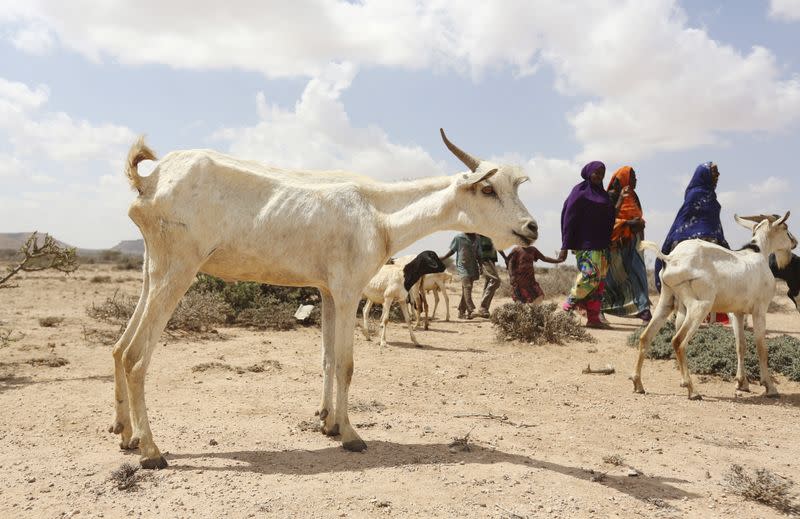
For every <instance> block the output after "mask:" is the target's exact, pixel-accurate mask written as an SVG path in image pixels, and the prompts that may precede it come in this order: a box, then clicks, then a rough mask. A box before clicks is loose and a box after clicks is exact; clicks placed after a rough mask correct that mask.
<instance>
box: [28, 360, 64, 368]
mask: <svg viewBox="0 0 800 519" xmlns="http://www.w3.org/2000/svg"><path fill="white" fill-rule="evenodd" d="M25 362H26V363H27V364H30V365H31V366H47V367H50V368H60V367H61V366H66V365H67V364H69V361H68V360H67V359H65V358H64V357H40V358H36V359H30V360H27V361H25Z"/></svg>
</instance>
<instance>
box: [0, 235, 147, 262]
mask: <svg viewBox="0 0 800 519" xmlns="http://www.w3.org/2000/svg"><path fill="white" fill-rule="evenodd" d="M31 232H32V231H31ZM30 235H31V233H30V232H5V233H0V251H2V250H6V251H8V250H14V251H16V250H19V248H20V247H22V246H23V245H25V242H26V241H27V240H28V237H29V236H30ZM44 235H45V233H43V232H40V233H39V236H40V238H39V239H40V240H41V239H42V237H43V236H44ZM39 243H41V241H40V242H39ZM56 243H58V245H59V246H61V247H72V245H69V244H68V243H64V242H63V241H61V240H59V239H57V238H56ZM108 250H112V251H116V252H119V253H120V254H122V255H124V256H141V255H142V254H144V240H123V241H121V242H119V243H118V244H116V245H114V246H113V247H111V248H110V249H81V248H78V249H77V253H78V256H83V257H95V256H101V255H103V253H104V252H106V251H108Z"/></svg>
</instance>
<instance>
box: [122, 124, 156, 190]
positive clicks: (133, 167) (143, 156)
mask: <svg viewBox="0 0 800 519" xmlns="http://www.w3.org/2000/svg"><path fill="white" fill-rule="evenodd" d="M143 160H156V153H155V152H154V151H153V150H151V149H150V147H149V146H147V144H145V143H144V135H140V136H139V138H138V139H136V142H134V143H133V146H131V150H130V151H129V152H128V161H127V163H126V164H125V175H126V176H127V177H128V182H129V183H130V185H131V188H132V189H135V190H136V191H138V192H139V194H140V195H141V194H142V177H140V176H139V163H140V162H141V161H143Z"/></svg>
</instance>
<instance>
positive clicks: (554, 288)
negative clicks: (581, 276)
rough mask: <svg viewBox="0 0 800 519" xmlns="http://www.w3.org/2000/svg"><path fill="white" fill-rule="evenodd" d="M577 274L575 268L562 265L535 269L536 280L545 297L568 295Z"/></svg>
mask: <svg viewBox="0 0 800 519" xmlns="http://www.w3.org/2000/svg"><path fill="white" fill-rule="evenodd" d="M577 276H578V269H577V268H575V267H568V266H564V265H561V266H558V267H552V268H538V269H536V281H538V282H539V285H541V287H542V291H543V292H544V295H545V297H550V296H556V295H558V296H566V295H568V294H569V292H570V290H572V286H573V285H574V284H575V278H576V277H577Z"/></svg>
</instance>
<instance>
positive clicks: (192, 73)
mask: <svg viewBox="0 0 800 519" xmlns="http://www.w3.org/2000/svg"><path fill="white" fill-rule="evenodd" d="M566 4H568V5H566ZM798 48H800V0H772V1H768V0H764V1H750V2H721V1H712V0H692V1H683V2H679V1H671V0H652V1H648V2H638V1H629V2H616V1H602V0H595V1H589V0H586V1H581V0H576V1H573V2H558V1H543V0H542V1H535V0H534V1H531V0H526V1H509V2H469V1H454V0H436V1H431V2H424V3H423V2H419V3H416V2H397V1H389V0H380V1H373V0H365V1H363V2H350V3H346V2H336V1H332V0H317V1H297V2H273V1H266V2H244V1H240V0H230V1H228V2H224V3H219V2H209V1H205V0H197V1H193V2H189V1H188V0H173V1H171V2H167V3H164V2H154V1H151V0H142V1H138V2H130V1H128V2H125V1H121V0H108V1H104V2H90V1H86V0H75V1H72V2H61V1H56V0H31V1H28V2H18V1H17V2H13V1H12V2H9V1H7V0H0V182H2V185H3V189H2V190H0V232H21V231H32V230H34V229H36V230H39V231H42V232H50V233H52V234H54V235H55V236H57V237H58V238H59V239H61V240H64V241H66V242H68V243H71V244H73V245H77V246H80V247H90V248H106V247H111V246H113V245H114V244H116V243H117V242H118V241H120V240H123V239H134V238H138V237H139V235H138V230H137V229H136V227H135V226H134V225H133V224H132V223H131V222H130V221H129V220H128V218H127V207H128V205H129V203H130V201H131V200H132V199H133V196H134V194H133V193H132V192H131V191H130V190H129V189H128V187H127V184H126V182H125V179H124V176H123V173H122V160H123V158H124V156H125V154H126V151H127V149H128V147H129V146H130V144H131V142H132V141H133V139H134V138H135V136H136V135H138V134H141V133H144V134H147V139H148V143H149V144H150V145H151V146H152V147H153V148H154V149H155V150H156V151H157V152H158V153H159V154H160V155H164V154H166V153H167V152H168V151H170V150H173V149H177V148H203V147H210V148H215V149H219V150H222V151H226V152H230V153H233V154H236V155H239V156H242V157H247V158H254V159H258V160H262V161H265V162H268V163H271V164H274V165H277V166H282V167H304V168H319V169H333V168H340V169H349V170H352V171H356V172H359V173H363V174H366V175H369V176H373V177H376V178H379V179H383V180H387V181H391V180H397V179H400V178H414V177H419V176H427V175H437V174H451V173H455V172H457V171H461V170H462V169H463V166H462V165H461V164H460V163H459V162H458V161H457V160H456V159H455V158H454V157H452V156H451V155H450V154H449V152H448V151H447V150H446V149H445V148H444V146H443V145H442V143H441V141H440V139H439V135H438V128H439V127H440V126H441V127H444V128H445V129H446V130H447V132H448V135H449V136H450V137H451V139H452V140H453V141H454V142H456V143H457V144H458V145H459V146H461V147H462V148H464V149H466V150H467V151H469V152H470V153H472V154H474V155H476V156H479V157H482V158H487V159H492V160H495V161H500V162H513V163H517V164H520V165H522V166H523V167H524V168H525V169H526V171H527V173H528V174H529V175H530V177H531V180H532V181H531V182H530V183H527V184H525V185H524V187H523V188H522V189H521V195H522V197H523V200H524V201H525V203H526V205H527V206H528V208H529V210H530V212H531V214H532V215H533V216H534V217H535V218H536V219H537V220H538V221H539V223H540V227H541V238H540V241H539V244H538V245H539V247H540V249H541V250H542V251H543V252H545V253H552V252H553V251H555V249H557V248H558V246H559V244H560V231H559V225H558V215H559V212H560V208H561V204H562V202H563V199H564V197H565V196H566V195H567V193H568V192H569V189H570V188H571V186H572V185H574V184H575V183H577V182H578V181H579V180H580V177H579V171H580V168H581V166H582V165H583V164H584V163H585V162H587V161H589V160H602V161H604V162H605V163H606V165H607V167H608V169H609V170H610V172H613V171H614V170H615V169H616V168H618V167H620V166H622V165H626V164H629V165H632V166H633V167H634V168H635V169H636V170H637V172H638V174H639V189H638V190H639V195H640V198H641V200H642V203H643V205H644V209H645V218H646V219H647V221H648V228H647V236H648V238H649V239H652V240H654V241H658V242H660V241H662V240H663V237H664V234H665V232H666V229H667V227H668V226H669V224H670V223H671V220H672V218H673V216H674V214H675V212H676V211H677V208H678V207H679V206H680V203H681V201H682V191H683V188H684V186H685V184H686V182H687V181H688V179H689V177H690V175H691V173H692V172H693V171H694V169H695V167H696V166H697V164H699V163H700V162H704V161H707V160H713V161H715V162H717V163H718V164H719V167H720V171H721V174H722V176H721V179H720V184H719V188H718V191H719V192H720V200H721V202H722V204H723V225H724V227H725V230H726V233H727V234H728V238H729V241H730V242H731V243H732V244H738V243H740V242H744V241H746V232H745V231H744V230H741V229H739V228H737V226H736V225H735V223H734V222H733V218H732V214H733V213H734V212H738V213H740V214H743V213H756V212H759V213H760V212H765V211H769V212H782V211H785V210H793V211H794V210H795V209H796V204H795V200H796V199H797V197H796V195H794V193H797V188H798V187H800V181H798V179H797V174H796V172H795V171H794V169H795V166H794V165H795V164H796V163H797V161H796V158H795V156H794V154H793V152H794V151H795V148H796V147H797V143H798V142H800V139H799V137H800V55H798V53H797V49H798ZM795 212H796V213H797V214H796V216H795V218H800V210H797V211H795ZM792 221H793V220H792V219H790V224H791V222H792ZM448 243H449V233H438V234H436V235H433V236H432V237H429V238H427V239H425V240H423V241H421V242H419V243H417V244H415V245H414V246H412V247H411V248H410V249H408V250H407V251H405V252H416V251H418V250H421V249H423V248H433V249H435V250H438V251H443V250H444V249H445V248H446V246H447V244H448Z"/></svg>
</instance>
